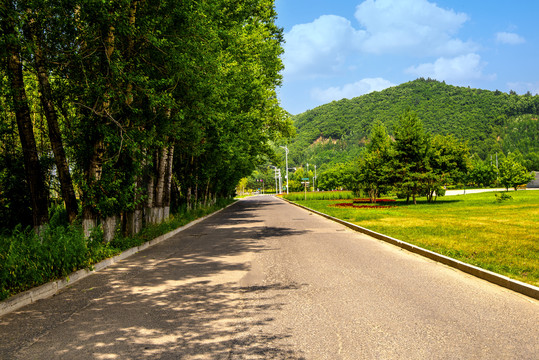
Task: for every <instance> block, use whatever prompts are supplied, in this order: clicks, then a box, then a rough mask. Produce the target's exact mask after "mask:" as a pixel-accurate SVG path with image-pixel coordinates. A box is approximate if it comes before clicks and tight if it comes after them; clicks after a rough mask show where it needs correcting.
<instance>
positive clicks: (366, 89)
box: [311, 78, 395, 103]
mask: <svg viewBox="0 0 539 360" xmlns="http://www.w3.org/2000/svg"><path fill="white" fill-rule="evenodd" d="M391 86H395V85H394V84H392V83H391V82H390V81H388V80H385V79H382V78H367V79H363V80H360V81H357V82H355V83H353V84H346V85H344V86H342V87H330V88H327V89H320V88H315V89H313V90H312V91H311V96H312V97H313V98H315V99H316V100H318V101H321V102H322V103H328V102H330V101H333V100H340V99H344V98H348V99H351V98H353V97H356V96H360V95H364V94H368V93H370V92H373V91H381V90H384V89H386V88H388V87H391Z"/></svg>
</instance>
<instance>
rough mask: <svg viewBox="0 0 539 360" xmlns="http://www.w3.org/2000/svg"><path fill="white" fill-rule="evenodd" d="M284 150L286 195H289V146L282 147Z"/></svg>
mask: <svg viewBox="0 0 539 360" xmlns="http://www.w3.org/2000/svg"><path fill="white" fill-rule="evenodd" d="M281 147H282V148H283V149H284V152H285V154H286V155H285V157H286V193H287V194H288V146H286V145H285V146H281Z"/></svg>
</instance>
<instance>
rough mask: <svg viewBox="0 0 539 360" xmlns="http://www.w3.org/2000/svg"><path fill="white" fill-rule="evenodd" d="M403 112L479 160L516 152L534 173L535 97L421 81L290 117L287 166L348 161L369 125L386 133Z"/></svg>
mask: <svg viewBox="0 0 539 360" xmlns="http://www.w3.org/2000/svg"><path fill="white" fill-rule="evenodd" d="M407 108H410V109H411V110H412V111H414V112H416V113H417V115H418V117H419V118H420V119H421V120H422V122H423V125H424V128H425V130H426V132H427V133H430V134H433V135H434V134H442V135H448V134H452V135H454V136H455V137H457V138H458V139H461V140H462V141H464V142H467V143H468V145H469V147H470V149H471V151H472V153H475V154H477V156H479V157H481V158H483V159H485V158H486V157H488V156H489V155H492V154H494V153H499V152H503V153H507V152H509V151H512V152H514V151H517V150H518V151H520V152H521V153H522V154H523V156H524V157H527V161H529V162H530V163H531V164H534V166H535V167H538V168H539V122H538V121H537V118H538V117H539V116H538V113H539V95H535V96H531V94H526V95H517V94H516V93H514V92H513V91H511V92H510V93H509V94H508V93H503V92H501V91H498V90H496V91H491V90H483V89H473V88H469V87H458V86H453V85H447V84H445V83H444V82H440V81H437V80H433V79H424V78H419V79H416V80H414V81H410V82H407V83H403V84H401V85H397V86H393V87H390V88H387V89H385V90H382V91H377V92H372V93H369V94H365V95H362V96H359V97H355V98H352V99H342V100H339V101H333V102H331V103H328V104H325V105H321V106H318V107H316V108H314V109H311V110H308V111H305V112H303V113H301V114H298V115H295V116H293V117H292V120H293V122H294V125H295V126H296V129H297V134H298V135H297V137H296V138H295V139H293V140H292V141H291V143H290V144H289V148H290V149H291V151H290V152H291V161H292V162H293V163H295V165H296V166H297V165H300V164H303V163H318V164H320V165H325V164H331V163H337V162H346V161H349V160H351V159H353V158H354V157H357V156H359V154H360V152H361V147H362V146H364V145H365V143H366V139H367V138H368V136H369V133H370V127H371V124H372V123H373V122H374V121H375V120H381V121H382V122H383V123H384V124H385V126H386V127H387V129H388V133H389V134H392V133H393V128H394V125H395V124H396V122H397V120H398V118H399V116H400V114H402V113H403V112H404V111H405V110H406V109H407ZM524 130H525V131H524ZM326 139H330V140H326Z"/></svg>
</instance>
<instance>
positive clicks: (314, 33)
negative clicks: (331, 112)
mask: <svg viewBox="0 0 539 360" xmlns="http://www.w3.org/2000/svg"><path fill="white" fill-rule="evenodd" d="M275 4H276V9H277V12H278V14H279V15H278V19H277V25H278V26H280V27H282V28H283V29H284V32H285V40H286V43H285V44H284V49H285V53H284V55H283V62H284V65H285V70H284V71H283V86H282V87H281V88H280V89H279V98H280V100H281V104H282V106H283V107H284V108H285V109H286V110H287V111H289V112H290V113H292V114H298V113H301V112H303V111H305V110H308V109H312V108H314V107H316V106H319V105H322V104H325V103H328V102H331V101H333V100H340V99H342V98H353V97H356V96H360V95H363V94H366V93H368V92H371V91H379V90H383V89H385V88H387V87H390V86H394V85H399V84H402V83H404V82H407V81H411V80H414V79H416V78H418V77H425V78H427V77H430V78H433V79H437V80H440V81H442V80H443V81H445V82H446V83H448V84H452V85H458V86H470V87H472V88H481V89H488V90H496V89H498V90H501V91H505V92H509V91H510V90H514V91H516V92H517V93H519V94H524V93H526V92H527V91H530V92H531V93H532V94H537V93H539V1H537V0H509V1H505V0H490V1H479V0H436V1H434V0H334V1H319V0H276V3H275Z"/></svg>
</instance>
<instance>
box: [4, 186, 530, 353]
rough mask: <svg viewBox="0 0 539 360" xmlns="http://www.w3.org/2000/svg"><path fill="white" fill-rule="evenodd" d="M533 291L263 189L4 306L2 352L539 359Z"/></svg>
mask: <svg viewBox="0 0 539 360" xmlns="http://www.w3.org/2000/svg"><path fill="white" fill-rule="evenodd" d="M538 324H539V302H538V301H535V300H533V299H531V298H527V297H525V296H523V295H519V294H517V293H514V292H512V291H510V290H506V289H503V288H500V287H498V286H495V285H493V284H490V283H487V282H485V281H482V280H478V279H476V278H474V277H471V276H468V275H465V274H463V273H461V272H459V271H457V270H454V269H451V268H448V267H446V266H444V265H441V264H439V263H435V262H433V261H430V260H426V259H424V258H422V257H420V256H417V255H413V254H410V253H408V252H406V251H404V250H401V249H399V248H396V247H393V246H391V245H389V244H387V243H383V242H381V241H378V240H374V239H372V238H370V237H368V236H366V235H363V234H360V233H356V232H353V231H352V230H349V229H347V228H345V227H343V226H341V225H339V224H336V223H334V222H332V221H330V220H327V219H325V218H322V217H319V216H317V215H313V214H312V213H310V212H309V211H306V210H303V209H300V208H298V207H295V206H293V205H290V204H288V203H286V202H284V201H283V200H281V199H278V198H276V197H273V196H255V197H250V198H247V199H244V200H241V201H238V202H237V203H236V204H234V205H233V206H231V207H229V208H227V209H225V210H224V211H222V212H221V213H219V214H217V215H215V216H213V217H210V218H208V219H207V220H205V221H202V222H200V223H198V224H196V225H194V226H192V227H190V228H189V229H187V230H185V231H183V232H181V233H179V234H178V235H176V236H175V237H173V238H171V239H170V240H167V241H165V242H162V243H160V244H158V245H156V246H154V247H152V248H149V249H147V250H145V251H141V252H139V253H137V254H136V255H134V256H132V257H130V258H128V259H126V260H124V261H122V262H121V263H119V264H116V265H114V266H112V267H110V268H108V269H106V270H104V271H101V272H98V273H97V274H95V275H93V276H90V277H88V278H85V279H83V280H80V281H79V282H77V283H75V284H73V286H72V287H71V288H69V289H66V290H64V291H62V292H61V293H59V294H58V295H56V296H55V297H53V298H50V299H46V300H41V301H38V302H36V303H34V304H32V305H29V306H26V307H24V308H22V309H21V310H19V311H17V312H15V313H12V314H9V315H6V316H3V317H1V318H0V359H25V360H26V359H40V360H44V359H538V358H539V327H538Z"/></svg>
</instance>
